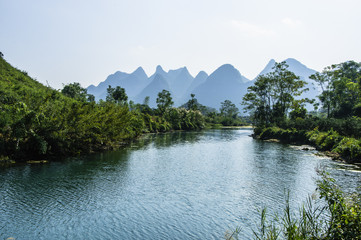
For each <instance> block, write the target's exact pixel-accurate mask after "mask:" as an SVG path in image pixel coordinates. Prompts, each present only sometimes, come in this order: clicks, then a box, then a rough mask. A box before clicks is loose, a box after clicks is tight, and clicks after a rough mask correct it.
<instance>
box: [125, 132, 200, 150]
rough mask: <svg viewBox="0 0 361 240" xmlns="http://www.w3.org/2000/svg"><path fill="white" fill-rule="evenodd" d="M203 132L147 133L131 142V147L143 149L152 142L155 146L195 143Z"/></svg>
mask: <svg viewBox="0 0 361 240" xmlns="http://www.w3.org/2000/svg"><path fill="white" fill-rule="evenodd" d="M203 135H204V133H203V132H183V131H176V132H172V133H158V134H147V135H145V136H143V137H141V138H140V139H138V140H136V141H134V142H133V143H132V144H131V147H132V148H135V149H143V148H145V147H147V146H148V145H149V144H151V143H153V144H154V145H155V147H169V146H173V145H176V144H183V143H195V142H197V141H199V139H200V138H201V136H203Z"/></svg>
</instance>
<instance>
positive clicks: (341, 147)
mask: <svg viewBox="0 0 361 240" xmlns="http://www.w3.org/2000/svg"><path fill="white" fill-rule="evenodd" d="M333 151H334V152H336V153H339V154H340V155H341V156H343V157H345V158H347V159H348V160H353V161H357V160H361V146H360V141H359V140H356V139H354V138H347V137H344V138H343V139H342V141H341V142H340V143H339V144H338V146H337V147H336V148H335V149H334V150H333Z"/></svg>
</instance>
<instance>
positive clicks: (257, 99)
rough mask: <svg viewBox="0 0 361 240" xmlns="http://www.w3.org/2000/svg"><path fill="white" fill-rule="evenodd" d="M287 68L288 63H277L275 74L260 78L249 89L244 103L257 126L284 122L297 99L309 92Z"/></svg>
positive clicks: (301, 81) (271, 73)
mask: <svg viewBox="0 0 361 240" xmlns="http://www.w3.org/2000/svg"><path fill="white" fill-rule="evenodd" d="M287 68H288V65H287V64H286V62H281V63H275V66H274V67H273V69H274V70H273V72H270V73H268V74H266V75H260V76H258V77H257V79H256V81H255V83H254V86H251V87H248V89H247V90H248V93H247V94H245V96H244V97H243V102H242V103H243V104H244V105H245V108H244V109H245V110H246V111H250V112H251V114H252V118H253V121H254V123H255V124H256V125H269V124H271V123H280V122H282V121H284V120H285V119H286V117H287V114H288V111H289V110H290V109H291V108H292V106H295V105H294V101H295V97H296V96H300V95H301V94H302V93H303V92H304V91H307V90H308V89H307V88H303V87H304V86H305V84H306V82H305V81H303V80H300V78H299V77H298V76H296V75H295V74H294V73H293V72H291V71H289V70H288V69H287Z"/></svg>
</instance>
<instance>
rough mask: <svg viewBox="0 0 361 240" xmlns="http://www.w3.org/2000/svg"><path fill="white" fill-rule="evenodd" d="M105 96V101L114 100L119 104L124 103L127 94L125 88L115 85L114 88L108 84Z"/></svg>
mask: <svg viewBox="0 0 361 240" xmlns="http://www.w3.org/2000/svg"><path fill="white" fill-rule="evenodd" d="M107 93H108V94H107V96H106V101H107V102H115V103H118V104H121V105H125V104H126V103H127V100H128V96H127V94H126V93H125V89H124V88H122V87H120V86H117V87H115V88H112V86H110V85H109V86H108V88H107Z"/></svg>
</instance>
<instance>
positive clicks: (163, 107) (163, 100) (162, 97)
mask: <svg viewBox="0 0 361 240" xmlns="http://www.w3.org/2000/svg"><path fill="white" fill-rule="evenodd" d="M156 101H157V106H158V110H159V112H160V114H161V115H164V114H165V112H166V111H167V110H168V109H169V108H170V107H171V106H172V105H173V103H174V102H173V100H172V96H171V94H170V92H169V91H167V90H165V89H163V90H162V92H160V93H158V98H157V100H156Z"/></svg>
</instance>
